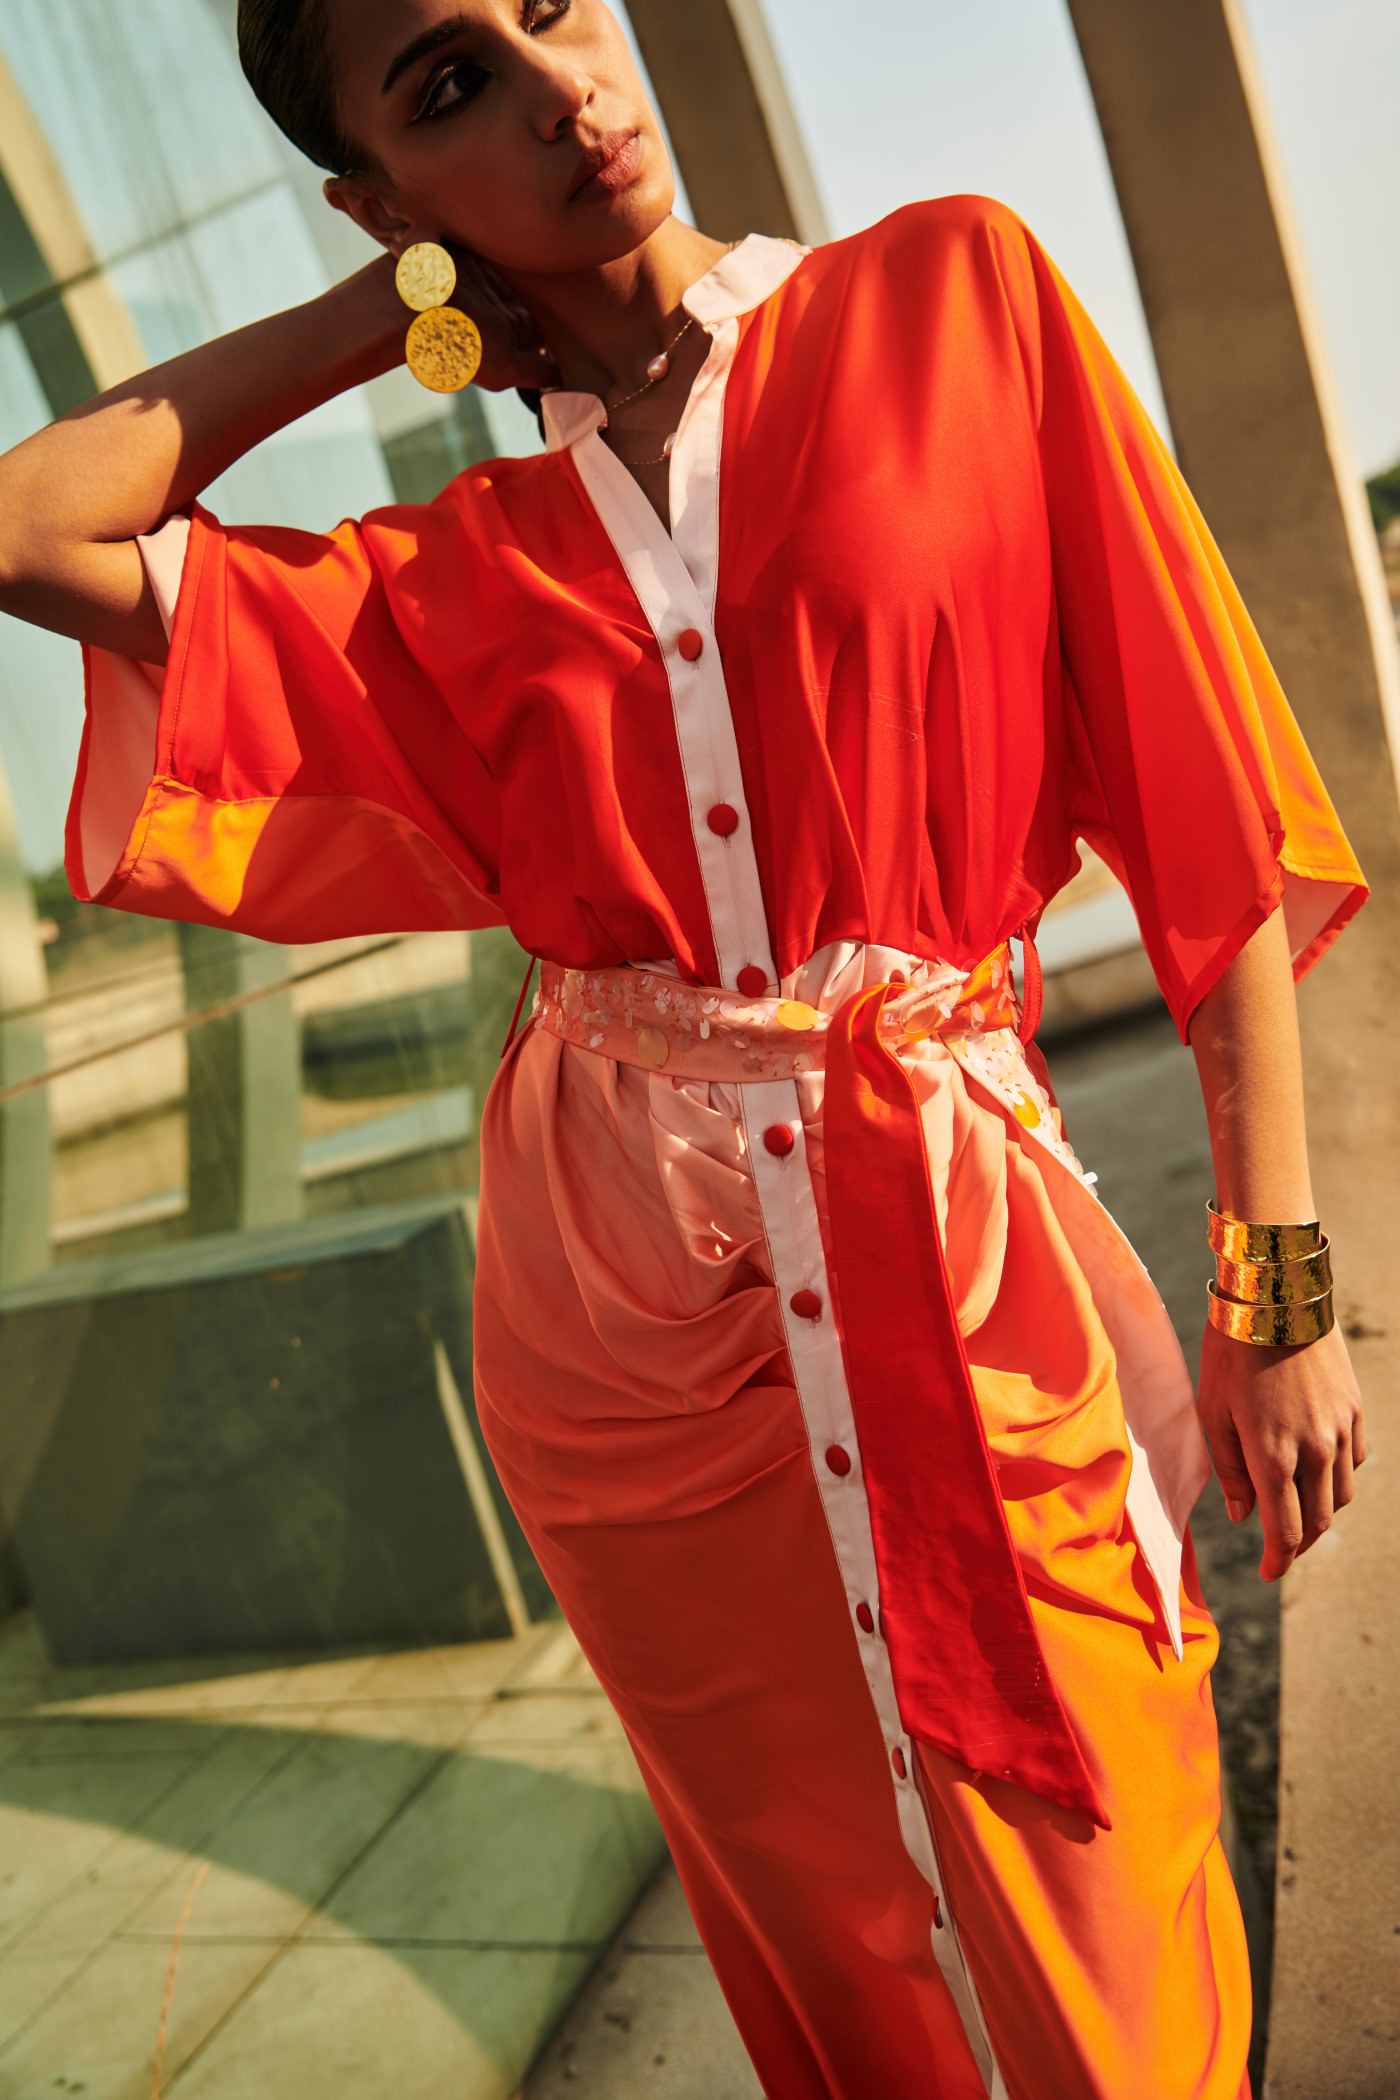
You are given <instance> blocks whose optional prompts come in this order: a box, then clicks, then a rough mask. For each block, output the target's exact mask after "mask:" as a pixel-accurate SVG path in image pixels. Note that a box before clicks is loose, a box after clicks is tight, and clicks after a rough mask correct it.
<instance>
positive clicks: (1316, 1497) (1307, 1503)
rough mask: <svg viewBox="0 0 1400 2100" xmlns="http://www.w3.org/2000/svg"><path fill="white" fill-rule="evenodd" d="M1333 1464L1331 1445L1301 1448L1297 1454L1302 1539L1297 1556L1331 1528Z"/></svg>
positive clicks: (1319, 1444) (1297, 1482) (1334, 1455)
mask: <svg viewBox="0 0 1400 2100" xmlns="http://www.w3.org/2000/svg"><path fill="white" fill-rule="evenodd" d="M1336 1463H1337V1447H1336V1445H1335V1443H1333V1444H1329V1445H1323V1444H1322V1443H1320V1442H1319V1443H1317V1444H1316V1445H1313V1444H1304V1445H1303V1446H1301V1447H1300V1449H1299V1452H1298V1470H1297V1473H1296V1475H1295V1480H1296V1484H1297V1489H1298V1506H1299V1509H1300V1511H1301V1512H1302V1518H1303V1539H1302V1544H1301V1545H1300V1546H1299V1549H1298V1550H1299V1552H1300V1553H1306V1552H1307V1550H1308V1547H1309V1546H1312V1545H1315V1544H1316V1542H1317V1540H1318V1539H1320V1538H1321V1537H1322V1534H1323V1532H1324V1531H1327V1530H1330V1528H1331V1524H1332V1515H1333V1504H1332V1469H1333V1467H1334V1466H1335V1465H1336Z"/></svg>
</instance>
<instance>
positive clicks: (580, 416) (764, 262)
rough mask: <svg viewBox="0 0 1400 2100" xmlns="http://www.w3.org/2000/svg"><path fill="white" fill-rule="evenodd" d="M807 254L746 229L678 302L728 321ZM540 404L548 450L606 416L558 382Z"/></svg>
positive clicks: (707, 321)
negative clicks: (744, 233) (742, 236)
mask: <svg viewBox="0 0 1400 2100" xmlns="http://www.w3.org/2000/svg"><path fill="white" fill-rule="evenodd" d="M810 253H811V250H810V249H809V248H804V247H800V246H799V245H798V244H797V243H796V242H793V241H783V240H776V239H775V238H774V237H773V236H772V235H771V234H767V233H750V234H748V235H746V236H745V238H744V239H743V240H742V241H740V242H739V245H738V246H737V247H736V248H731V249H730V250H729V251H728V253H727V254H725V255H722V256H721V257H720V258H719V261H718V262H716V263H712V264H711V266H710V268H709V269H708V270H707V271H706V272H705V274H704V276H703V277H697V279H696V280H695V282H694V284H692V285H688V286H687V287H686V289H685V291H684V292H682V294H681V305H682V306H683V307H684V308H685V310H686V312H687V313H688V314H690V315H691V316H692V317H693V318H694V319H695V320H697V321H699V322H700V324H701V326H702V327H706V328H708V327H711V326H714V325H717V324H718V323H719V322H721V321H732V320H734V319H736V318H737V317H738V316H739V315H740V314H746V313H751V312H752V311H753V309H754V307H756V306H761V305H762V304H763V302H764V300H765V299H767V298H769V297H770V296H771V295H772V293H774V292H776V291H777V289H778V286H779V285H780V284H784V283H785V282H786V281H787V279H788V278H789V277H790V276H791V275H792V273H793V271H794V270H795V269H796V268H797V265H798V264H799V263H800V262H801V261H802V258H803V257H804V256H805V255H809V254H810ZM540 408H541V412H542V414H543V416H544V431H545V442H546V444H547V446H548V449H549V450H550V451H551V452H559V451H562V450H563V449H564V448H565V447H566V446H568V445H574V444H577V443H578V440H579V439H580V438H583V437H587V436H589V434H590V433H591V432H592V431H595V430H599V429H601V428H602V426H603V424H604V423H606V422H607V420H608V414H607V410H606V408H605V407H604V406H603V403H602V400H601V398H600V397H599V396H598V395H597V394H580V393H570V392H568V391H567V390H566V389H565V388H563V387H556V388H555V389H554V390H553V391H552V392H550V393H547V394H544V395H543V396H542V397H541V401H540Z"/></svg>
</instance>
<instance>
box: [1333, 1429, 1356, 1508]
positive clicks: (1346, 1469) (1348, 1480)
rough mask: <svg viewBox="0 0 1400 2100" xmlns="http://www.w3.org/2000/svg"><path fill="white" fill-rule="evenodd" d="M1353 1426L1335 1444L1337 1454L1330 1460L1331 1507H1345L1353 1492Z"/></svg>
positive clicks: (1354, 1432)
mask: <svg viewBox="0 0 1400 2100" xmlns="http://www.w3.org/2000/svg"><path fill="white" fill-rule="evenodd" d="M1355 1434H1356V1431H1355V1427H1354V1426H1353V1428H1352V1429H1351V1430H1350V1431H1348V1433H1347V1434H1346V1435H1345V1436H1343V1437H1342V1438H1341V1440H1340V1441H1339V1443H1338V1445H1337V1456H1336V1457H1335V1458H1334V1459H1333V1461H1332V1507H1333V1508H1334V1509H1345V1508H1346V1506H1347V1504H1348V1502H1350V1500H1351V1498H1352V1493H1353V1481H1352V1469H1353V1465H1354V1458H1353V1440H1354V1437H1355Z"/></svg>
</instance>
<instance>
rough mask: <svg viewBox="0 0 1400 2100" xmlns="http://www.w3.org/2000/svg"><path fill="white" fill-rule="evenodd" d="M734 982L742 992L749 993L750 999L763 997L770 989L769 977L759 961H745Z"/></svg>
mask: <svg viewBox="0 0 1400 2100" xmlns="http://www.w3.org/2000/svg"><path fill="white" fill-rule="evenodd" d="M734 982H735V984H736V985H737V986H738V988H739V990H740V991H741V992H745V993H747V995H748V997H749V998H750V999H757V998H759V997H761V996H762V994H763V993H764V992H766V991H767V989H768V979H767V978H766V977H765V976H764V974H763V972H762V970H760V968H759V967H758V964H757V963H745V964H744V967H743V969H742V970H741V971H740V972H739V974H738V976H737V977H736V978H735V980H734Z"/></svg>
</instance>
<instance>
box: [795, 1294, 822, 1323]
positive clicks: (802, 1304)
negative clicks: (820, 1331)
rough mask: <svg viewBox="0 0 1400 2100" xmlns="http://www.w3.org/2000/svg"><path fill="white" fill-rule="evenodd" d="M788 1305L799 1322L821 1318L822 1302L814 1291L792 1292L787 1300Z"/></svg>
mask: <svg viewBox="0 0 1400 2100" xmlns="http://www.w3.org/2000/svg"><path fill="white" fill-rule="evenodd" d="M788 1304H789V1305H790V1306H791V1307H792V1309H793V1311H794V1312H795V1313H796V1314H797V1317H798V1319H799V1320H818V1319H820V1318H821V1310H822V1301H821V1299H820V1298H819V1297H818V1296H817V1294H816V1292H815V1291H794V1292H793V1294H792V1296H791V1297H790V1298H789V1299H788Z"/></svg>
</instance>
